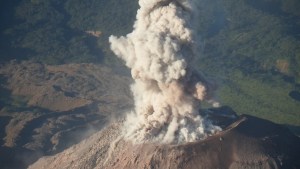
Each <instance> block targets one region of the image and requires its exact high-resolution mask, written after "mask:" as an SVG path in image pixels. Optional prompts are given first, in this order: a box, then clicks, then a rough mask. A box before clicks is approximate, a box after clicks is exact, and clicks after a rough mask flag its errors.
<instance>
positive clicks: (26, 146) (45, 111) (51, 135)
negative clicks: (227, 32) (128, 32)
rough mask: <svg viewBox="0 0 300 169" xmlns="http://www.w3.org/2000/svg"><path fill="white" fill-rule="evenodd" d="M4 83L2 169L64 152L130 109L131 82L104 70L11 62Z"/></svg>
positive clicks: (0, 98)
mask: <svg viewBox="0 0 300 169" xmlns="http://www.w3.org/2000/svg"><path fill="white" fill-rule="evenodd" d="M0 80H1V87H0V93H1V95H0V109H1V111H0V125H1V126H0V127H1V128H0V136H1V141H0V143H1V148H0V166H1V168H23V167H26V166H27V165H28V164H30V163H32V162H33V161H35V160H36V159H37V158H38V157H40V156H41V155H47V154H53V153H57V152H60V151H62V150H64V149H65V148H67V147H69V146H71V145H73V144H74V143H77V142H79V141H80V140H82V139H83V138H86V137H87V136H89V135H91V134H93V133H95V132H96V131H99V130H101V129H102V127H103V126H105V125H106V123H107V122H108V121H110V120H111V119H112V118H114V117H118V116H120V115H121V114H122V113H123V111H124V110H126V109H129V108H130V107H131V105H132V100H131V99H130V98H131V96H130V92H129V89H128V88H129V87H128V86H129V83H130V80H129V78H127V77H125V76H121V75H117V74H116V73H114V72H113V71H112V70H111V69H110V68H107V67H105V66H103V65H95V64H68V65H57V66H50V65H45V64H41V63H34V62H29V61H27V62H17V61H12V62H10V63H8V64H5V65H1V67H0Z"/></svg>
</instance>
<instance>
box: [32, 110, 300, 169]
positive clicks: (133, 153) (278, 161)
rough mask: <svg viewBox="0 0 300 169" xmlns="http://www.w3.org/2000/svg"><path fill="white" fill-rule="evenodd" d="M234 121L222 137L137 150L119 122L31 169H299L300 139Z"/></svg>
mask: <svg viewBox="0 0 300 169" xmlns="http://www.w3.org/2000/svg"><path fill="white" fill-rule="evenodd" d="M231 120H232V121H233V122H231V123H230V124H229V125H227V126H226V127H225V128H224V130H223V131H222V132H219V133H217V134H215V135H213V136H210V137H208V138H207V139H205V140H202V141H198V142H192V143H186V144H181V145H172V144H152V143H151V144H150V143H148V144H138V145H134V144H132V143H130V142H129V141H126V140H124V139H122V138H120V127H122V125H120V124H121V123H122V122H120V121H119V122H117V123H113V124H111V125H110V126H109V127H107V128H106V129H104V130H102V131H100V132H98V133H96V134H94V135H93V136H91V137H90V138H87V139H86V140H84V141H82V142H81V143H79V144H77V145H74V146H73V147H70V148H69V149H67V150H65V151H64V152H61V153H59V154H57V155H55V156H48V157H43V158H41V159H39V160H38V161H37V162H36V163H34V164H33V165H31V166H30V167H29V168H30V169H42V168H47V169H52V168H53V169H54V168H115V169H119V168H124V169H131V168H147V169H148V168H149V169H150V168H151V169H160V168H163V169H165V168H183V169H200V168H203V169H204V168H205V169H207V168H232V169H233V168H237V169H240V168H249V169H250V168H251V169H252V168H262V169H264V168H283V169H292V168H300V158H299V152H300V139H299V137H297V136H295V135H293V134H292V133H291V132H290V131H289V130H288V129H287V128H285V127H283V126H281V125H278V124H275V123H272V122H270V121H267V120H263V119H259V118H256V117H253V116H249V115H241V116H240V117H236V118H235V119H234V120H233V119H231ZM225 121H226V120H225ZM225 121H224V122H225ZM227 122H228V120H227Z"/></svg>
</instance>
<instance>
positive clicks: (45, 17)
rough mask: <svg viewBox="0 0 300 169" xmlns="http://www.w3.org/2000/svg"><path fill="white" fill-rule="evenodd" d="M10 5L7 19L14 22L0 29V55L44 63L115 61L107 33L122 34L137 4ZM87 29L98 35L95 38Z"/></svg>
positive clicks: (68, 0)
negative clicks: (9, 15) (11, 11)
mask: <svg viewBox="0 0 300 169" xmlns="http://www.w3.org/2000/svg"><path fill="white" fill-rule="evenodd" d="M3 5H4V6H5V4H3ZM14 5H15V6H14V7H15V8H14V10H15V14H14V16H13V17H12V16H11V20H10V21H9V22H11V23H14V24H13V25H12V26H10V27H8V28H6V29H4V30H3V31H2V32H1V33H2V34H1V43H0V44H1V46H0V48H1V50H3V51H9V52H5V53H4V54H2V55H4V56H3V57H2V56H1V59H0V60H2V61H6V60H11V59H33V60H36V61H40V62H43V63H47V64H63V63H71V62H75V63H76V62H77V63H82V62H93V63H100V62H102V61H105V62H107V61H111V62H113V61H115V60H114V59H112V58H113V56H112V53H111V52H110V50H109V44H108V36H109V35H111V34H116V35H121V34H126V33H127V32H128V31H129V30H130V28H131V27H132V25H133V20H134V15H135V13H136V8H137V2H134V1H131V0H126V1H122V2H119V1H117V0H111V1H106V0H86V1H80V0H64V1H61V0H48V1H41V0H21V1H20V2H15V4H14ZM121 8H125V9H126V10H122V9H121ZM7 22H8V21H7ZM7 22H5V23H6V25H11V23H7ZM86 31H100V32H101V35H100V37H99V38H97V37H94V36H92V35H90V34H88V33H87V32H86ZM8 44H10V45H8ZM16 51H19V52H16Z"/></svg>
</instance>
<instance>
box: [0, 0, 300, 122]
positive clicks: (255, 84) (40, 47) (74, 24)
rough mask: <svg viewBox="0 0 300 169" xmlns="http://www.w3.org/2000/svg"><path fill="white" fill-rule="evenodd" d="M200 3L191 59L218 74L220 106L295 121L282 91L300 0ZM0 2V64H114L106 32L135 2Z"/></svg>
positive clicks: (295, 104)
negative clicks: (195, 55)
mask: <svg viewBox="0 0 300 169" xmlns="http://www.w3.org/2000/svg"><path fill="white" fill-rule="evenodd" d="M199 7H200V9H199V12H200V16H201V17H200V18H199V22H198V25H199V29H198V30H197V33H198V34H200V35H201V37H202V39H201V42H203V45H202V46H203V51H202V53H201V54H199V63H198V66H199V69H200V70H202V71H204V72H205V73H207V74H208V75H209V76H211V77H213V78H215V79H216V80H217V81H218V83H219V90H218V91H217V96H218V97H219V99H220V100H221V102H222V103H223V105H228V106H230V107H232V108H233V109H234V110H235V111H237V112H238V113H240V114H242V113H243V114H244V113H245V114H252V115H255V116H259V117H262V118H266V119H270V120H273V121H275V122H278V123H284V124H290V125H296V126H300V102H299V101H297V100H295V99H293V98H291V97H290V96H289V93H290V92H291V91H298V92H300V87H299V86H300V12H299V9H300V1H299V0H226V1H222V0H202V1H201V5H200V6H199ZM0 8H1V12H2V13H1V18H0V19H1V24H2V23H3V24H2V25H0V30H1V34H0V50H1V51H3V52H2V53H1V54H0V55H1V56H0V61H1V63H2V62H4V61H7V60H11V59H33V60H36V61H40V62H43V63H47V64H64V63H73V62H75V63H76V62H77V63H82V62H93V63H104V64H108V65H114V66H115V67H121V65H122V64H120V60H118V59H116V57H115V56H114V55H113V54H112V52H111V51H110V49H109V44H108V37H109V36H110V35H112V34H114V35H125V34H127V33H128V32H130V31H131V29H132V25H133V22H134V19H135V14H136V10H137V8H138V5H137V0H122V1H120V0H85V1H82V0H48V1H42V0H13V1H9V3H8V1H7V2H6V3H4V2H1V4H0ZM4 9H8V10H4ZM5 11H6V12H5ZM86 31H98V32H100V35H99V37H95V36H92V35H91V34H89V33H87V32H86ZM17 100H18V99H17ZM21 103H22V102H21Z"/></svg>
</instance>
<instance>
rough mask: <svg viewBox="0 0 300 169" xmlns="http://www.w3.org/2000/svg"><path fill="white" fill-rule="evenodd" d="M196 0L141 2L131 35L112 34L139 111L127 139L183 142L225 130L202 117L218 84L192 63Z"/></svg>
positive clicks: (131, 116) (130, 121) (131, 118)
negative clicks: (204, 104) (202, 109)
mask: <svg viewBox="0 0 300 169" xmlns="http://www.w3.org/2000/svg"><path fill="white" fill-rule="evenodd" d="M196 1H197V0H195V1H193V0H139V5H140V9H139V10H138V12H137V19H136V22H135V24H134V30H133V32H132V33H129V34H128V35H126V37H123V36H122V37H119V38H117V37H115V36H111V37H110V38H109V41H110V43H111V49H112V51H113V52H114V53H115V54H116V55H117V56H118V57H120V58H121V59H123V60H124V61H125V63H126V66H127V67H129V68H130V69H131V74H132V78H133V79H134V83H133V84H132V85H131V90H132V92H133V96H134V101H135V109H134V110H133V111H132V112H131V113H130V114H129V115H128V117H127V121H126V125H125V127H126V132H125V138H127V139H130V140H132V141H133V142H135V143H143V142H160V143H183V142H192V141H196V140H199V139H204V138H205V137H207V135H210V134H212V133H215V132H216V131H219V130H221V129H220V128H219V127H217V126H214V125H212V124H211V122H210V121H209V120H206V119H204V118H203V117H201V116H199V115H198V111H199V108H200V102H201V101H203V100H208V101H209V102H213V104H217V103H216V102H214V101H212V99H211V92H212V90H213V87H211V85H210V84H209V83H208V81H207V80H205V78H204V77H203V76H202V75H201V74H200V73H198V72H197V71H196V70H195V69H194V68H193V66H192V64H193V62H194V58H195V57H196V56H197V54H198V53H199V52H198V51H197V44H196V39H197V38H198V37H197V35H196V34H194V33H193V28H194V25H193V24H192V23H194V19H195V18H197V14H196V13H195V11H196V10H194V7H195V6H197V4H196Z"/></svg>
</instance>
